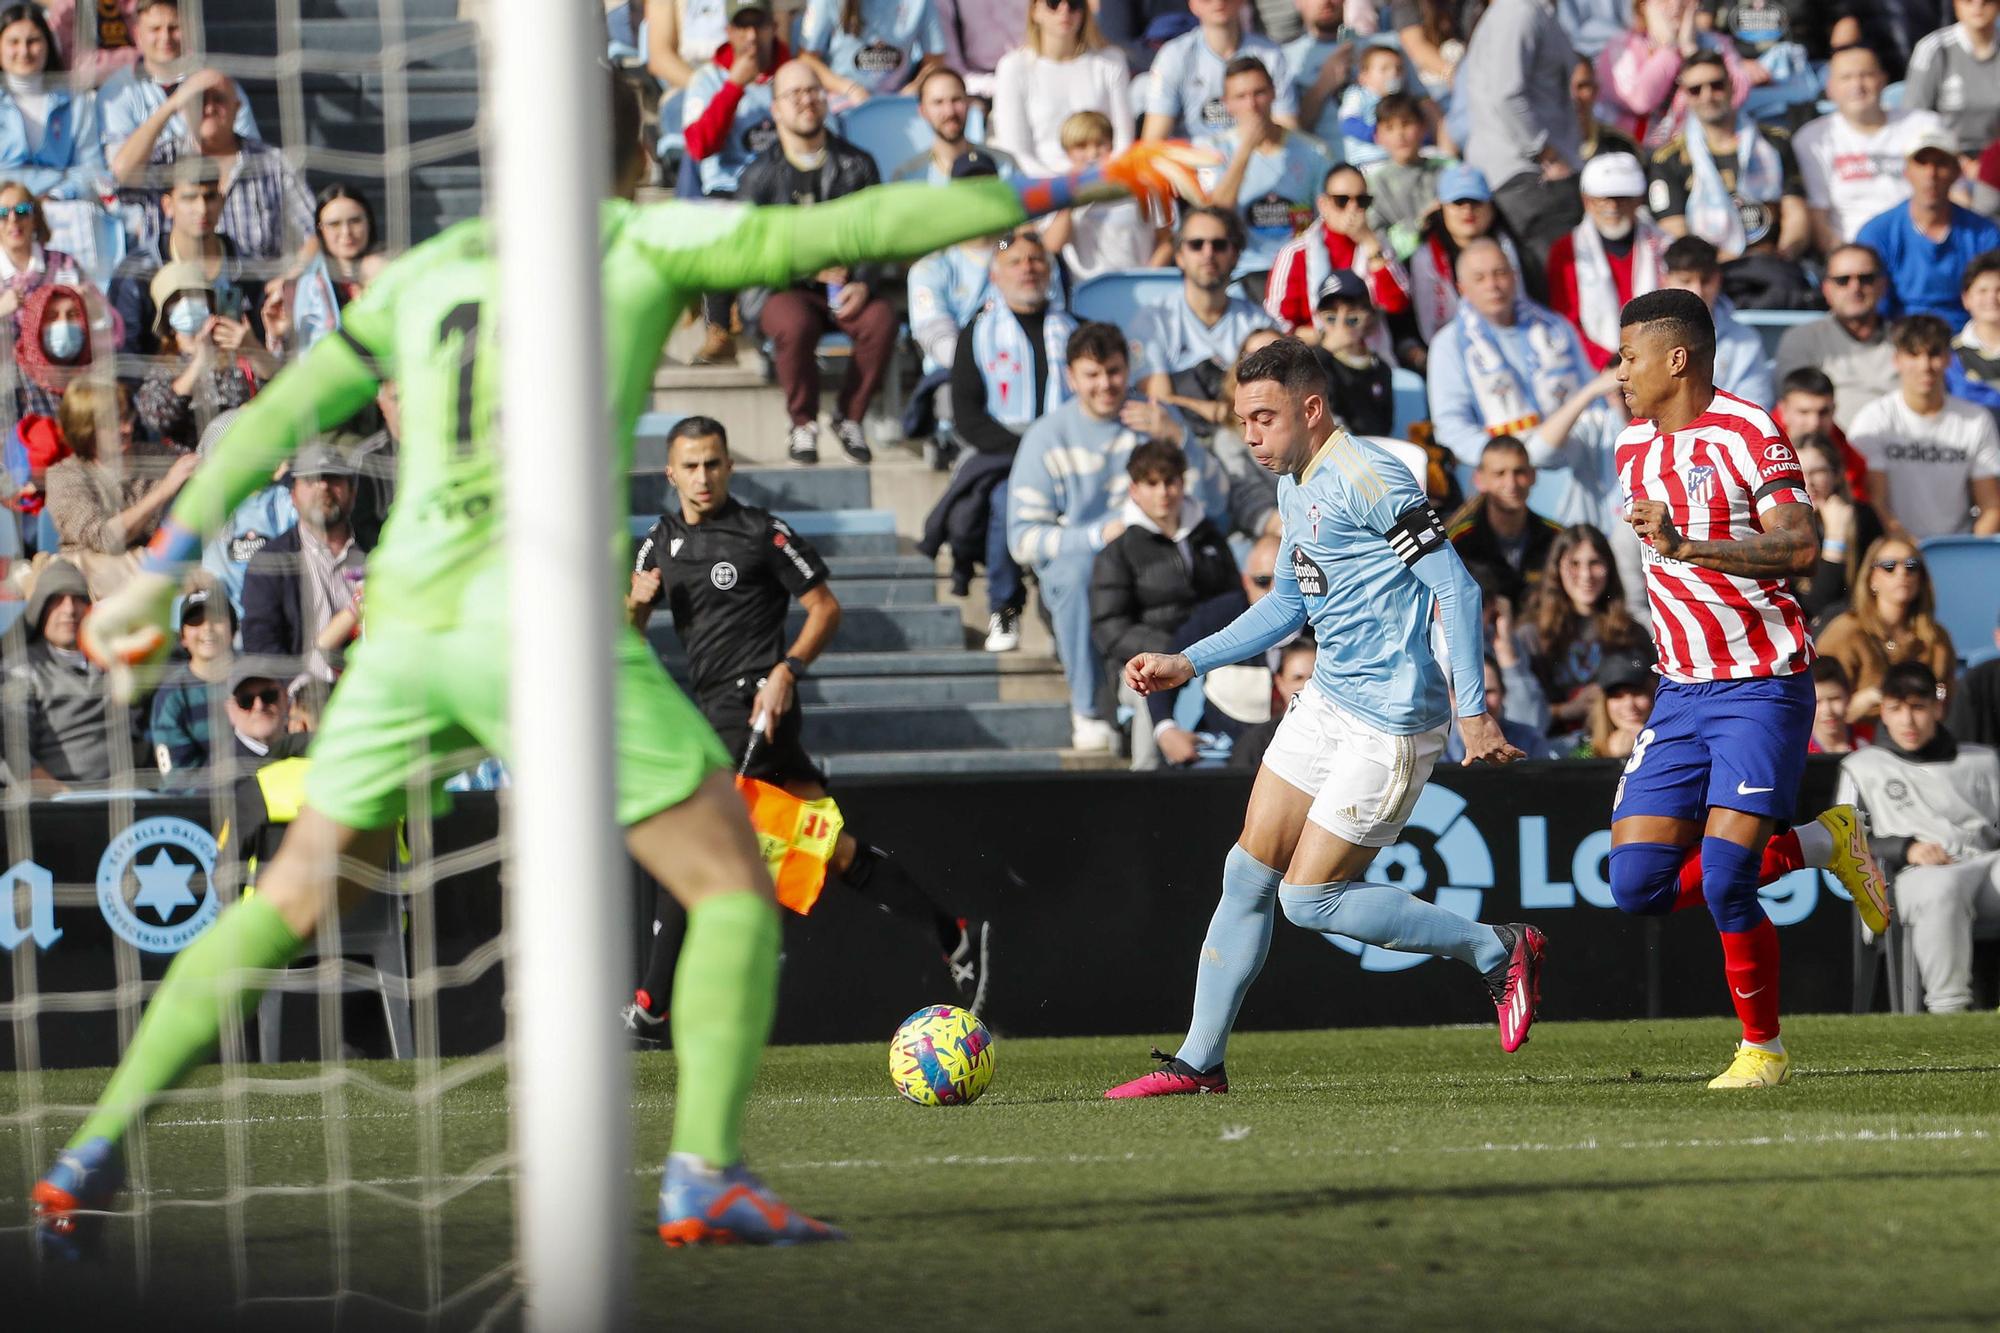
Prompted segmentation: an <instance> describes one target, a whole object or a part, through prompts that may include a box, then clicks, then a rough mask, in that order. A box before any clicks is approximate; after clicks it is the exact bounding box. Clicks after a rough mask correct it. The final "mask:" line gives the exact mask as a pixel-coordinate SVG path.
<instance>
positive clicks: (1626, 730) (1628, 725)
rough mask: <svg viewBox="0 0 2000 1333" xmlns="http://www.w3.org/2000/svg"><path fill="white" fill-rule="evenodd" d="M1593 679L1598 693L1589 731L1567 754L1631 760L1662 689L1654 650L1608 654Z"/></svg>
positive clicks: (1593, 704) (1643, 649)
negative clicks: (1660, 688) (1658, 693)
mask: <svg viewBox="0 0 2000 1333" xmlns="http://www.w3.org/2000/svg"><path fill="white" fill-rule="evenodd" d="M1594 679H1595V680H1596V683H1597V688H1598V691H1599V693H1598V694H1597V696H1596V697H1595V698H1593V699H1592V700H1591V703H1590V724H1589V728H1588V733H1589V734H1588V735H1586V736H1585V737H1584V738H1583V740H1581V741H1579V742H1578V743H1577V746H1576V748H1575V749H1573V750H1571V751H1570V752H1569V755H1568V757H1569V758H1571V759H1629V758H1630V757H1631V755H1632V750H1633V748H1634V747H1635V746H1637V745H1638V743H1639V736H1640V733H1642V732H1644V731H1645V729H1646V720H1647V719H1648V718H1650V717H1652V715H1653V695H1654V692H1655V691H1656V690H1657V689H1658V688H1659V680H1658V677H1657V676H1656V675H1655V673H1654V671H1653V653H1652V650H1651V649H1649V648H1645V647H1643V646H1642V647H1641V648H1640V649H1639V650H1637V651H1630V652H1612V653H1606V654H1605V656H1604V660H1603V661H1601V662H1599V663H1598V665H1597V675H1596V677H1595V678H1594Z"/></svg>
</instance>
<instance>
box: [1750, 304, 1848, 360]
mask: <svg viewBox="0 0 2000 1333" xmlns="http://www.w3.org/2000/svg"><path fill="white" fill-rule="evenodd" d="M1825 314H1826V312H1825V311H1824V310H1739V311H1737V312H1736V320H1737V322H1738V323H1740V324H1747V325H1749V326H1750V327H1751V328H1753V329H1755V330H1757V336H1758V337H1759V338H1761V339H1762V340H1763V342H1764V355H1766V356H1776V355H1777V354H1778V339H1780V338H1782V337H1784V336H1785V330H1786V329H1789V328H1793V327H1795V326H1797V325H1800V324H1810V323H1811V322H1812V321H1813V320H1816V319H1819V318H1820V317H1821V316H1823V315H1825Z"/></svg>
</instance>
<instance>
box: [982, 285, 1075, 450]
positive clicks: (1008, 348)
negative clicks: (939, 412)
mask: <svg viewBox="0 0 2000 1333" xmlns="http://www.w3.org/2000/svg"><path fill="white" fill-rule="evenodd" d="M1075 331H1076V321H1075V320H1074V319H1071V318H1070V317H1069V315H1067V314H1066V313H1064V312H1063V311H1060V310H1054V309H1051V310H1050V311H1049V312H1048V313H1047V314H1046V315H1044V316H1043V317H1042V348H1043V352H1044V354H1045V355H1046V356H1047V357H1048V359H1049V384H1048V389H1047V391H1046V392H1045V393H1044V394H1043V395H1042V401H1041V402H1040V403H1037V402H1035V400H1034V399H1035V357H1034V350H1033V349H1032V348H1030V347H1029V346H1028V331H1027V330H1026V329H1024V328H1022V327H1021V321H1020V320H1018V319H1016V318H1014V312H1013V311H1011V310H1009V309H1008V308H1007V306H1006V304H1005V303H1004V302H1001V301H995V302H993V303H992V304H991V305H989V306H987V307H986V309H985V310H983V311H981V312H980V314H979V317H978V318H977V319H975V320H974V321H973V323H972V355H973V358H974V359H975V360H976V361H978V363H979V374H980V377H981V378H982V379H984V380H985V381H986V411H987V413H988V414H989V415H991V416H992V418H993V419H994V420H995V421H997V422H999V423H1000V424H1001V425H1003V426H1011V427H1013V428H1015V429H1016V430H1023V429H1026V427H1027V425H1028V423H1029V422H1031V421H1033V420H1034V419H1035V418H1036V417H1039V416H1043V415H1046V414H1047V413H1050V412H1053V411H1055V410H1056V409H1057V408H1058V407H1061V406H1062V405H1063V403H1064V402H1065V401H1067V400H1068V398H1069V382H1068V380H1067V378H1066V377H1065V376H1064V375H1063V367H1064V365H1065V364H1066V363H1065V361H1064V351H1065V349H1067V348H1068V346H1069V335H1070V334H1072V333H1074V332H1075Z"/></svg>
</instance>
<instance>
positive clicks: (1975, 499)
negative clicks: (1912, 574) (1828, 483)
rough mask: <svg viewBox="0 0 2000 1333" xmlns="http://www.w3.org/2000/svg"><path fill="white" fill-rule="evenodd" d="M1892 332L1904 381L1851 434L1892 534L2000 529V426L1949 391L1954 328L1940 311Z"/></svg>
mask: <svg viewBox="0 0 2000 1333" xmlns="http://www.w3.org/2000/svg"><path fill="white" fill-rule="evenodd" d="M1890 336H1891V339H1892V340H1893V342H1894V343H1895V347H1896V375H1897V378H1898V380H1899V381H1900V384H1899V386H1898V388H1897V389H1896V391H1895V392H1894V393H1889V394H1885V395H1883V396H1882V397H1881V398H1878V399H1877V400H1876V401H1874V402H1873V403H1870V404H1869V405H1868V406H1867V407H1865V408H1863V409H1862V410H1861V412H1860V414H1859V415H1858V416H1856V417H1855V418H1854V427H1853V429H1852V430H1851V431H1849V432H1848V434H1849V435H1850V437H1851V438H1852V439H1853V441H1854V447H1855V448H1856V449H1859V450H1860V451H1861V456H1862V457H1863V458H1866V459H1867V460H1868V499H1869V502H1870V503H1871V504H1873V505H1874V506H1875V508H1876V509H1877V510H1878V511H1879V512H1880V513H1881V515H1882V523H1883V526H1884V527H1886V528H1887V529H1888V531H1889V533H1890V535H1891V536H1899V537H1909V538H1913V539H1915V540H1917V541H1922V540H1923V539H1924V538H1926V537H1937V536H1942V535H1946V534H1949V533H1961V532H1971V533H1976V534H1978V535H1979V536H1982V537H1983V536H1988V535H1990V534H1992V533H2000V426H1996V425H1995V423H1994V419H1993V414H1992V413H1991V412H1989V411H1987V410H1986V409H1985V408H1983V407H1978V406H1976V405H1974V404H1972V403H1968V402H1966V401H1965V400H1964V399H1962V398H1953V397H1952V396H1951V395H1950V393H1948V392H1947V391H1946V388H1945V368H1946V367H1947V366H1949V365H1950V364H1951V330H1950V329H1949V328H1947V327H1946V326H1945V323H1944V321H1943V320H1941V319H1939V318H1937V317H1936V316H1935V315H1911V316H1910V317H1909V318H1908V319H1905V320H1902V321H1900V322H1899V323H1897V324H1896V325H1895V327H1894V329H1893V330H1892V332H1891V335H1890ZM1975 508H1976V509H1977V510H1978V511H1979V515H1978V517H1977V518H1976V519H1975V518H1974V517H1973V510H1974V509H1975Z"/></svg>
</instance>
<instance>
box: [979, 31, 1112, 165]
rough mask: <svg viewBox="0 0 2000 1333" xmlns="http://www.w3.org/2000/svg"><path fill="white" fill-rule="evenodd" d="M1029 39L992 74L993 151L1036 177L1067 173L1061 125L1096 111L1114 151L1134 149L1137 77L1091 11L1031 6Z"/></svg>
mask: <svg viewBox="0 0 2000 1333" xmlns="http://www.w3.org/2000/svg"><path fill="white" fill-rule="evenodd" d="M1024 27H1025V29H1026V37H1025V39H1024V41H1023V42H1022V44H1021V45H1020V46H1017V47H1015V48H1014V49H1013V50H1012V51H1009V52H1008V53H1007V54H1006V55H1004V56H1002V57H1001V58H1000V64H999V65H998V66H997V67H996V68H995V69H994V71H993V115H992V118H991V120H990V122H989V125H988V129H987V135H986V138H987V142H988V144H989V145H990V146H992V147H995V148H1000V149H1004V150H1006V151H1007V152H1009V153H1011V154H1013V155H1014V157H1015V158H1016V159H1017V160H1019V161H1020V163H1021V165H1022V166H1023V167H1024V168H1025V169H1026V170H1028V171H1030V172H1034V173H1041V172H1052V171H1064V170H1067V169H1068V162H1069V158H1068V155H1067V153H1066V152H1065V150H1064V147H1063V124H1064V122H1066V121H1068V120H1069V118H1070V117H1071V116H1074V115H1076V114H1077V113H1079V112H1083V111H1095V112H1096V113H1098V114H1099V115H1101V116H1103V117H1105V118H1106V119H1107V120H1109V121H1110V122H1111V124H1112V133H1113V136H1114V138H1113V143H1112V151H1113V152H1120V151H1123V150H1124V148H1125V147H1126V145H1128V144H1130V143H1131V142H1132V121H1133V107H1132V76H1131V74H1130V73H1129V72H1127V69H1126V63H1125V53H1124V52H1123V51H1121V50H1119V49H1118V48H1117V47H1115V46H1112V45H1110V44H1109V43H1107V42H1106V41H1105V40H1104V37H1103V34H1101V33H1100V32H1098V30H1097V20H1096V17H1095V16H1094V15H1093V14H1092V13H1091V6H1089V5H1087V4H1077V3H1053V4H1052V3H1050V2H1049V0H1034V3H1033V4H1031V5H1029V6H1028V14H1027V22H1026V24H1025V25H1024Z"/></svg>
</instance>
